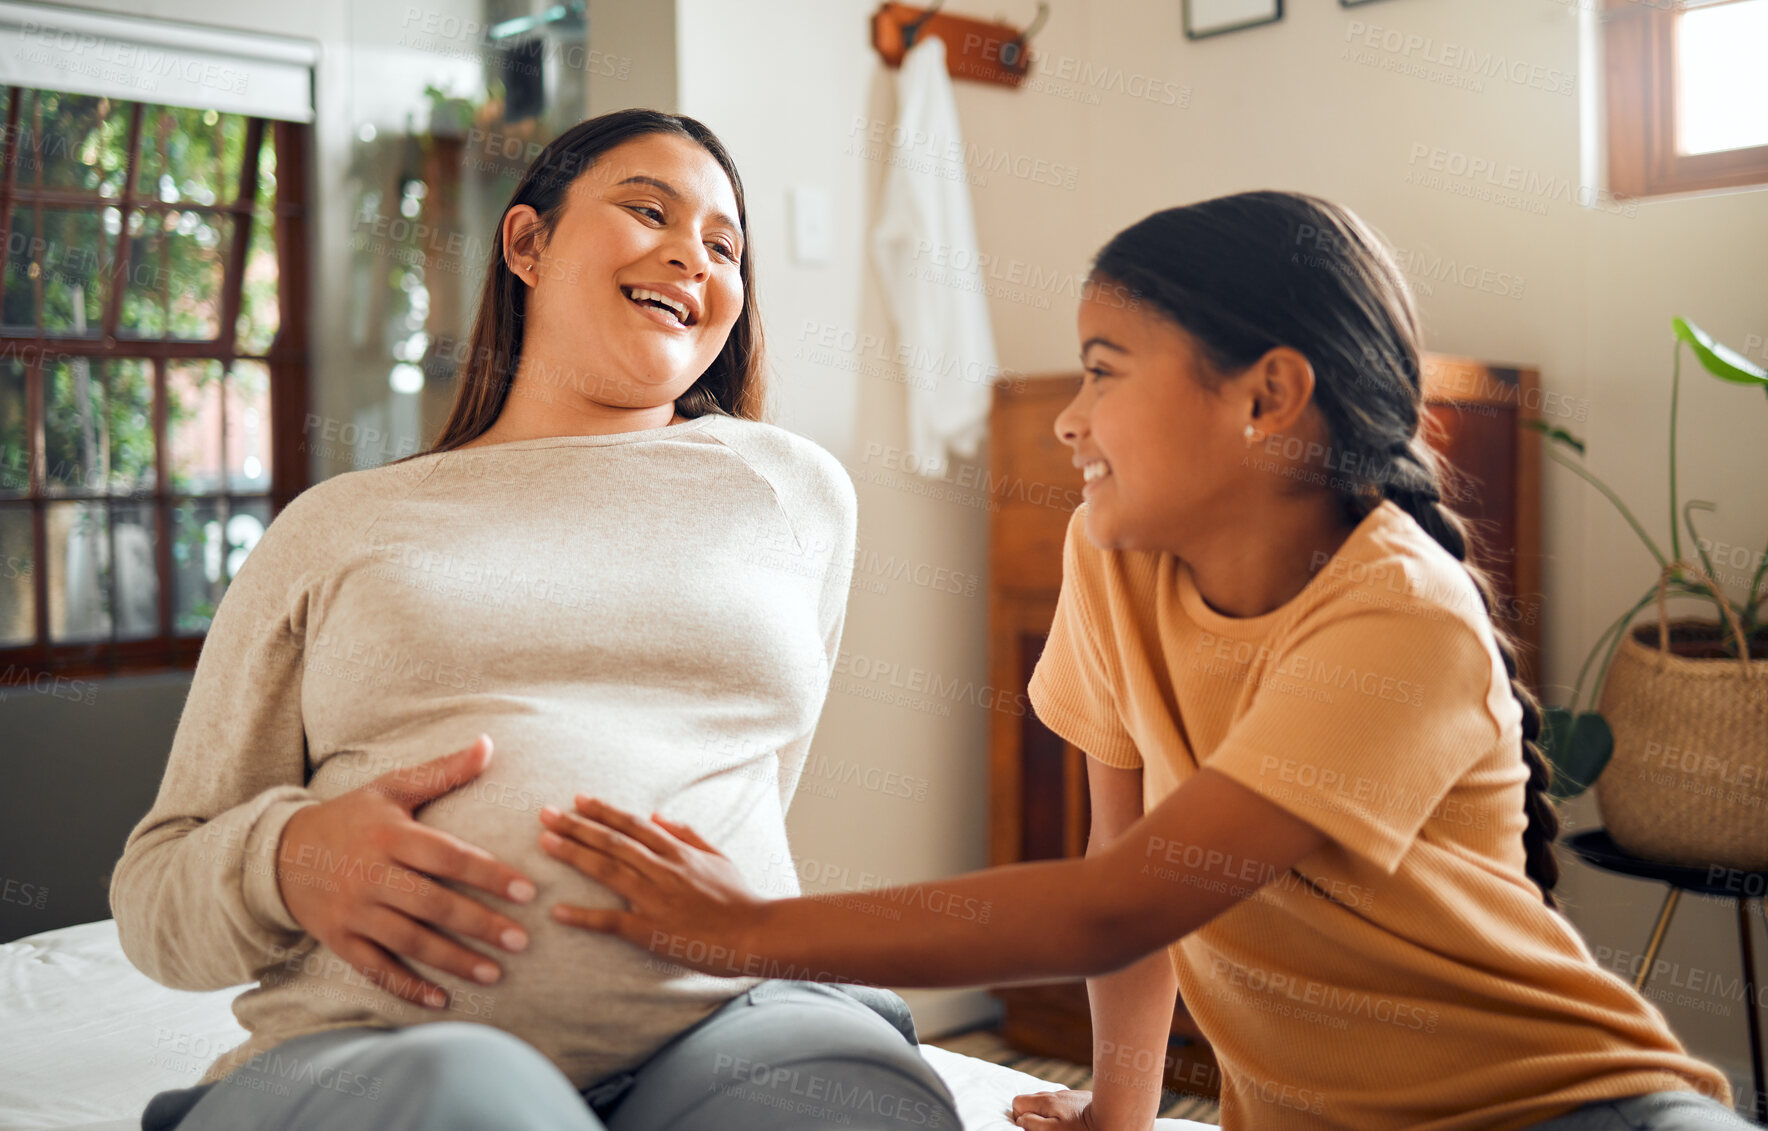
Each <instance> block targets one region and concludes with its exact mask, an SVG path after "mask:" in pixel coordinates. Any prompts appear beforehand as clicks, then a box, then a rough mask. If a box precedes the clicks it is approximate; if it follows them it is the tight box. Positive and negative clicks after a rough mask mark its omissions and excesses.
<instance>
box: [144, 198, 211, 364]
mask: <svg viewBox="0 0 1768 1131" xmlns="http://www.w3.org/2000/svg"><path fill="white" fill-rule="evenodd" d="M232 230H233V220H232V218H230V217H225V216H217V215H215V214H213V213H204V212H186V211H179V210H176V209H173V210H168V211H165V212H136V213H133V214H131V216H130V217H129V280H128V286H127V287H126V288H125V290H124V292H123V313H122V318H121V320H120V322H119V332H120V333H122V334H127V335H131V336H135V337H143V338H161V337H167V338H186V339H196V340H200V341H213V340H214V339H215V337H216V336H217V335H218V334H219V332H220V329H221V277H222V270H223V264H224V262H225V259H224V256H225V253H226V252H225V249H226V247H227V241H228V234H229V233H230V232H231V231H232Z"/></svg>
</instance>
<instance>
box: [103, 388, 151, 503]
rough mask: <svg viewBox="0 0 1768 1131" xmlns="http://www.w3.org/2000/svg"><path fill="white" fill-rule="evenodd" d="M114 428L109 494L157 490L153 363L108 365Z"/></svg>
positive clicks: (108, 396) (107, 395) (108, 399)
mask: <svg viewBox="0 0 1768 1131" xmlns="http://www.w3.org/2000/svg"><path fill="white" fill-rule="evenodd" d="M105 376H106V378H108V383H109V388H108V389H107V390H106V392H105V398H106V407H107V408H108V409H109V412H108V413H107V414H106V415H107V420H108V422H109V426H110V467H109V475H108V476H107V478H106V481H105V483H106V490H108V491H109V492H110V493H111V494H113V495H126V494H130V493H133V492H138V491H152V490H153V487H154V439H153V363H152V362H150V361H148V360H147V359H145V358H126V359H119V360H116V361H109V362H106V363H105Z"/></svg>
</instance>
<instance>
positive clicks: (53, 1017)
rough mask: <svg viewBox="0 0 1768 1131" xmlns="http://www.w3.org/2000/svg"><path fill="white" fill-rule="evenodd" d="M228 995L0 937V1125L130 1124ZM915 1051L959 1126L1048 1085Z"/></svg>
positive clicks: (101, 933) (109, 944) (957, 1057)
mask: <svg viewBox="0 0 1768 1131" xmlns="http://www.w3.org/2000/svg"><path fill="white" fill-rule="evenodd" d="M238 992H239V990H238V989H231V990H217V991H215V992H214V993H185V992H183V991H180V990H171V989H167V988H166V987H164V986H161V985H159V984H158V983H157V982H154V981H152V980H151V979H149V978H148V977H147V976H146V975H145V974H142V973H141V972H140V971H138V970H136V969H135V967H133V966H131V965H130V964H129V960H128V959H127V958H125V957H124V956H123V951H122V948H121V946H119V945H118V943H117V926H116V923H115V921H114V920H110V919H102V920H99V921H98V922H94V923H81V924H79V925H78V926H73V927H63V928H61V929H59V930H54V931H44V932H43V933H41V934H36V935H31V936H29V937H27V938H22V939H19V940H17V941H15V942H10V943H5V944H0V1065H3V1066H4V1067H3V1068H0V1131H26V1129H33V1131H34V1129H37V1128H58V1129H63V1131H69V1129H74V1128H78V1129H81V1131H135V1129H136V1128H138V1127H139V1126H140V1123H139V1119H140V1112H141V1109H142V1108H143V1107H144V1106H145V1105H146V1103H147V1100H148V1097H150V1096H152V1095H153V1094H154V1093H155V1092H158V1091H161V1090H163V1089H166V1088H176V1087H183V1086H187V1085H189V1084H193V1083H195V1082H196V1080H197V1078H198V1077H199V1076H201V1075H202V1073H203V1070H204V1069H205V1068H206V1067H208V1065H209V1063H210V1062H211V1061H212V1060H214V1058H215V1057H216V1056H218V1055H219V1054H220V1053H222V1052H223V1051H225V1050H226V1049H228V1048H231V1047H232V1046H233V1045H235V1044H237V1043H239V1042H240V1041H243V1040H244V1039H245V1037H246V1032H245V1030H243V1029H241V1028H240V1027H239V1025H238V1023H237V1022H235V1021H234V1018H233V1013H232V1011H231V1010H230V1009H229V1004H230V1003H231V1002H232V1000H233V998H234V996H235V995H236V994H237V993H238ZM921 1051H922V1054H923V1055H924V1056H926V1058H927V1060H928V1063H930V1064H932V1065H933V1067H934V1069H935V1070H936V1071H938V1072H939V1074H940V1075H941V1076H942V1077H944V1079H945V1081H946V1083H947V1084H948V1085H949V1086H950V1087H951V1089H952V1093H953V1094H954V1095H955V1096H957V1099H958V1113H959V1115H960V1116H961V1117H962V1118H963V1125H964V1129H965V1131H1009V1129H1011V1128H1012V1127H1013V1123H1012V1121H1011V1120H1009V1119H1008V1118H1007V1117H1006V1112H1007V1109H1008V1106H1009V1105H1010V1104H1011V1102H1012V1099H1013V1097H1014V1096H1015V1095H1018V1094H1020V1093H1022V1092H1032V1091H1042V1090H1045V1089H1049V1088H1054V1087H1056V1086H1057V1085H1054V1084H1050V1083H1048V1082H1046V1081H1043V1080H1039V1079H1038V1078H1037V1077H1035V1076H1029V1075H1027V1074H1025V1073H1023V1072H1017V1071H1015V1070H1013V1069H1011V1068H1007V1067H1004V1066H1002V1065H998V1064H991V1063H989V1062H988V1061H985V1060H978V1059H976V1058H975V1057H969V1056H963V1055H961V1054H959V1053H955V1052H950V1051H948V1050H946V1049H941V1048H936V1047H934V1046H932V1045H923V1046H921ZM1155 1126H1156V1128H1158V1129H1159V1131H1202V1129H1206V1128H1210V1127H1211V1126H1212V1125H1210V1124H1205V1123H1196V1122H1193V1121H1191V1120H1185V1119H1162V1120H1159V1121H1157V1122H1156V1124H1155Z"/></svg>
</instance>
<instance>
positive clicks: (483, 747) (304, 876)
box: [276, 735, 535, 1009]
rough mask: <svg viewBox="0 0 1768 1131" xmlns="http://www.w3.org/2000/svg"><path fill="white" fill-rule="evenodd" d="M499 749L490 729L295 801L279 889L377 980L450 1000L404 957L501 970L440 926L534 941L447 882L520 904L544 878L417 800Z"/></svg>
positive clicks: (461, 972)
mask: <svg viewBox="0 0 1768 1131" xmlns="http://www.w3.org/2000/svg"><path fill="white" fill-rule="evenodd" d="M490 758H491V739H490V737H489V736H486V735H480V736H479V738H478V741H476V742H474V743H473V744H472V745H471V746H469V747H467V748H466V749H465V750H458V751H456V752H455V753H453V754H445V755H443V756H442V757H440V758H435V759H432V760H431V761H428V762H422V763H419V764H418V765H415V766H409V767H406V768H404V769H400V770H394V771H392V772H390V773H385V774H382V775H381V776H380V777H378V778H375V779H374V780H373V781H371V782H369V783H368V784H367V785H364V786H362V787H361V788H359V789H353V790H351V791H350V792H349V793H346V794H342V795H340V796H338V797H334V798H332V799H331V800H330V801H323V802H320V803H319V804H317V805H309V806H306V807H305V808H302V809H299V810H296V812H295V815H294V816H292V817H290V818H289V820H288V823H287V824H286V825H284V826H283V832H282V840H281V842H280V843H279V844H278V846H277V852H276V882H277V887H278V889H279V890H280V891H281V893H282V900H283V903H284V904H285V905H286V906H287V907H288V911H289V914H290V915H292V916H294V919H295V922H297V923H299V924H301V926H302V927H303V928H304V929H305V930H306V931H307V933H308V934H310V935H312V936H313V937H314V938H316V939H318V940H319V941H320V942H322V943H324V944H325V945H326V946H328V947H330V948H331V949H332V951H333V952H334V953H336V954H337V955H338V957H340V958H342V959H343V960H344V961H346V962H348V963H349V964H350V965H351V966H353V967H355V968H356V969H357V970H358V971H359V972H361V974H362V976H363V977H365V978H367V979H368V980H369V981H370V982H373V983H374V984H375V985H378V986H380V987H381V988H382V989H384V990H386V991H388V992H389V993H393V994H397V995H398V996H399V997H402V998H404V999H405V1000H407V1001H409V1002H412V1003H414V1004H416V1005H423V1006H429V1007H431V1008H434V1009H441V1008H443V1007H444V1006H446V1005H447V1004H448V998H447V995H446V994H445V993H444V992H443V991H442V988H441V987H440V986H437V985H435V984H434V983H432V982H429V981H426V980H424V979H423V978H420V977H418V975H417V973H416V972H415V971H414V970H412V969H411V967H409V966H407V965H406V964H405V963H404V962H403V961H401V960H400V958H399V956H400V955H406V956H408V957H411V958H415V959H417V960H418V961H419V962H423V963H425V964H426V965H429V966H433V967H435V968H436V969H439V970H447V971H448V972H450V973H452V974H455V975H458V976H459V977H461V978H465V979H468V980H471V981H475V982H480V983H485V984H489V983H491V982H495V981H497V979H498V977H499V976H500V975H501V973H502V972H501V971H500V970H499V969H498V966H497V964H496V963H494V962H492V961H491V960H490V959H488V958H486V957H484V956H483V955H481V954H477V953H475V952H474V951H472V950H469V949H467V948H466V947H464V946H462V945H460V944H459V943H458V942H455V941H454V940H453V939H452V938H449V937H447V936H446V935H444V934H442V933H441V932H440V931H438V930H434V929H432V928H433V927H434V928H443V929H445V930H448V931H452V932H454V934H456V935H459V936H462V937H469V938H478V939H484V940H485V941H486V942H488V943H491V944H492V945H493V946H498V947H502V948H503V949H505V950H509V951H519V950H522V949H523V948H524V947H526V946H527V945H528V935H527V933H526V932H525V931H523V930H522V928H521V925H520V924H518V923H517V922H516V921H515V920H514V919H511V918H510V917H509V916H507V915H499V914H498V913H496V912H495V911H492V910H491V909H490V908H488V907H486V906H485V905H484V904H482V903H479V902H478V901H477V900H473V899H468V898H467V897H466V896H464V895H461V894H460V893H459V892H456V891H452V890H450V889H449V888H447V887H444V886H443V885H442V884H439V883H437V882H436V880H438V879H445V880H453V881H456V882H459V883H463V884H471V885H472V886H473V887H476V888H480V889H482V890H484V891H488V892H490V893H491V894H493V895H496V896H501V897H504V898H507V899H509V900H511V901H513V902H516V903H526V902H528V901H529V900H531V899H533V898H534V890H535V889H534V884H533V882H532V881H530V880H529V879H528V878H527V877H525V876H523V875H522V874H521V873H520V872H517V871H516V870H515V869H514V868H511V867H510V866H509V865H508V864H505V863H503V862H502V861H500V860H498V859H497V858H496V857H494V856H492V855H491V854H490V853H489V852H486V851H485V850H484V849H481V848H477V847H475V846H473V845H471V844H467V843H466V842H464V841H462V840H459V839H458V838H456V837H452V836H449V835H448V834H447V833H444V832H440V831H438V830H436V829H432V828H429V827H428V826H426V825H423V824H420V823H419V822H418V821H416V820H415V819H413V817H412V811H413V810H415V809H416V808H418V806H420V805H423V804H424V803H425V802H428V801H433V800H435V799H436V798H437V797H440V796H442V795H443V794H445V793H448V792H449V791H451V790H454V789H457V788H459V787H460V786H462V785H465V784H466V783H467V782H469V781H471V780H472V779H473V778H475V777H477V776H478V775H479V774H480V773H481V772H482V771H483V770H484V769H485V764H486V763H487V762H488V761H490Z"/></svg>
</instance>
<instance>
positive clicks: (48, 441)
mask: <svg viewBox="0 0 1768 1131" xmlns="http://www.w3.org/2000/svg"><path fill="white" fill-rule="evenodd" d="M43 377H44V391H45V397H44V409H45V414H44V421H43V438H44V444H45V456H46V459H47V467H46V472H45V486H46V487H47V489H48V491H49V492H50V493H51V494H97V493H103V492H109V493H111V494H128V493H130V492H135V491H151V490H152V489H153V485H154V439H153V366H152V365H151V364H150V363H149V362H147V361H145V360H142V359H139V358H127V359H119V360H115V361H103V360H96V359H92V358H84V357H68V356H65V355H63V356H61V357H57V358H51V359H45V361H44V368H43Z"/></svg>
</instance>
